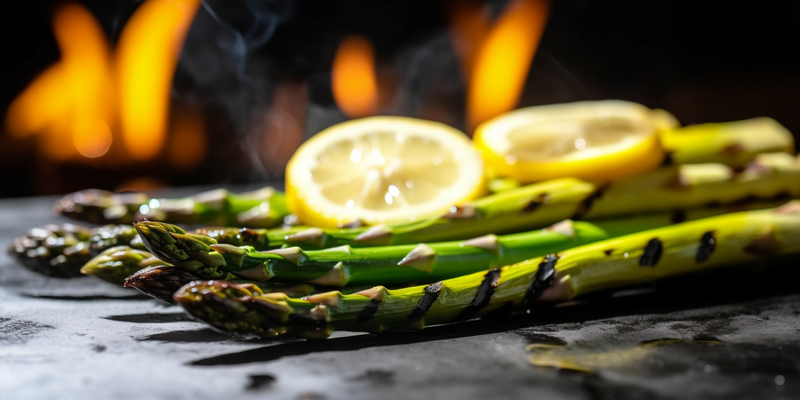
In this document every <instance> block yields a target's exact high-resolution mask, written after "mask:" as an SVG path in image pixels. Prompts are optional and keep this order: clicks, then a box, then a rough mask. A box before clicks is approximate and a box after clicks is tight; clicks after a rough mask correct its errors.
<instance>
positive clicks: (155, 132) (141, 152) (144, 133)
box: [116, 0, 200, 159]
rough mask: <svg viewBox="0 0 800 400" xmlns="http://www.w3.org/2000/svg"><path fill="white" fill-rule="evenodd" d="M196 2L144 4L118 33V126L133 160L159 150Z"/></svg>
mask: <svg viewBox="0 0 800 400" xmlns="http://www.w3.org/2000/svg"><path fill="white" fill-rule="evenodd" d="M199 6H200V0H149V1H146V2H145V3H144V4H142V5H141V6H139V8H138V9H137V10H136V13H135V14H134V15H133V16H132V17H131V19H130V20H129V21H128V23H127V24H126V25H125V29H124V30H123V31H122V35H121V36H120V38H119V46H118V48H117V59H116V66H117V72H118V75H117V82H118V83H117V84H118V87H119V94H120V106H121V108H120V120H121V121H120V122H121V124H122V132H123V134H124V139H125V144H126V146H127V148H128V151H129V152H130V154H131V155H132V156H133V157H134V158H136V159H148V158H152V157H153V156H155V155H156V154H158V152H159V150H161V147H162V146H163V144H164V137H165V132H166V126H167V115H168V110H169V91H170V88H171V87H172V75H173V72H174V71H175V65H176V64H177V62H178V56H179V55H180V50H181V47H183V40H184V38H185V37H186V33H187V32H188V30H189V26H190V25H191V22H192V20H193V19H194V15H195V13H197V8H198V7H199Z"/></svg>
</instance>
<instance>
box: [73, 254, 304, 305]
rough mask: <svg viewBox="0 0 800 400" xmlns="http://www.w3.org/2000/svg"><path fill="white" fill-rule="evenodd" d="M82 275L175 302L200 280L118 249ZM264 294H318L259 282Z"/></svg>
mask: <svg viewBox="0 0 800 400" xmlns="http://www.w3.org/2000/svg"><path fill="white" fill-rule="evenodd" d="M81 273H83V274H85V275H92V276H94V277H97V278H100V279H102V280H105V281H107V282H111V283H114V284H117V285H122V286H125V287H132V288H134V289H137V290H138V291H140V292H142V293H144V294H145V295H148V296H150V297H152V298H154V299H157V300H161V301H165V302H168V303H174V302H175V301H174V300H173V299H172V295H173V293H175V291H177V290H178V289H179V288H180V287H181V286H183V285H185V284H187V283H189V282H192V281H196V280H198V279H200V277H199V276H197V275H195V274H193V273H191V272H188V271H184V270H182V269H179V268H175V267H173V266H172V265H170V264H169V263H166V262H164V261H161V260H159V259H157V258H155V257H153V255H152V254H150V253H148V252H147V251H142V250H138V249H134V248H131V247H129V246H117V247H113V248H109V249H107V250H106V251H104V252H102V253H101V254H100V255H98V256H97V257H95V258H93V259H91V260H90V261H89V262H87V263H86V265H84V266H83V268H82V269H81ZM227 278H228V279H231V280H233V281H235V282H236V283H240V284H250V283H253V282H249V281H247V280H241V279H237V278H236V277H235V276H233V275H229V276H227ZM258 285H259V287H260V289H261V290H262V291H266V292H281V293H286V294H287V295H290V296H306V295H311V294H314V293H315V292H317V288H315V287H314V286H311V285H308V284H282V283H273V282H270V283H263V282H260V283H258Z"/></svg>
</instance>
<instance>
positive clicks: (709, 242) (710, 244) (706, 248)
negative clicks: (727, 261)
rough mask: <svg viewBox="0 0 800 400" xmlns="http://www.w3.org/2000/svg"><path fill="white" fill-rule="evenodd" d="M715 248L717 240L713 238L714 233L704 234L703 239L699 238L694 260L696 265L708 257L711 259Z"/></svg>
mask: <svg viewBox="0 0 800 400" xmlns="http://www.w3.org/2000/svg"><path fill="white" fill-rule="evenodd" d="M716 247H717V239H715V238H714V231H709V232H706V233H704V234H703V237H701V238H700V247H698V248H697V256H696V257H695V260H696V261H697V262H698V263H701V262H703V261H705V260H708V257H711V254H712V253H714V249H715V248H716Z"/></svg>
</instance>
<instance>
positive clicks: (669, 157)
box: [661, 151, 675, 167]
mask: <svg viewBox="0 0 800 400" xmlns="http://www.w3.org/2000/svg"><path fill="white" fill-rule="evenodd" d="M673 153H674V152H672V151H666V152H664V161H662V162H661V166H662V167H666V166H668V165H672V164H674V163H675V156H674V155H673Z"/></svg>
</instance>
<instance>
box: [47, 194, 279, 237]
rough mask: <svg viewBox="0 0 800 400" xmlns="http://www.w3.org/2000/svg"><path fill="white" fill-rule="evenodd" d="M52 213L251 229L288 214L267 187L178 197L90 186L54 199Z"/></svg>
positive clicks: (124, 221)
mask: <svg viewBox="0 0 800 400" xmlns="http://www.w3.org/2000/svg"><path fill="white" fill-rule="evenodd" d="M53 212H54V213H55V214H59V215H65V216H67V217H70V218H73V219H77V220H81V221H87V222H91V223H96V224H107V223H115V224H129V223H131V222H133V221H138V220H142V219H149V220H153V221H172V222H176V223H182V224H215V225H220V226H249V227H253V228H272V227H275V226H279V225H281V224H283V220H284V218H285V217H286V216H287V215H288V214H289V211H288V209H287V208H286V199H285V197H284V195H283V193H281V192H279V191H277V190H275V189H273V188H271V187H265V188H262V189H259V190H254V191H251V192H246V193H240V194H234V193H230V192H228V191H227V190H225V189H217V190H212V191H208V192H204V193H200V194H197V195H194V196H191V197H187V198H181V199H165V198H150V197H149V196H147V195H146V194H144V193H123V194H116V193H111V192H107V191H104V190H98V189H90V190H83V191H80V192H75V193H72V194H69V195H67V196H65V197H63V198H62V199H60V200H58V201H57V202H56V204H55V206H54V207H53Z"/></svg>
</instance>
